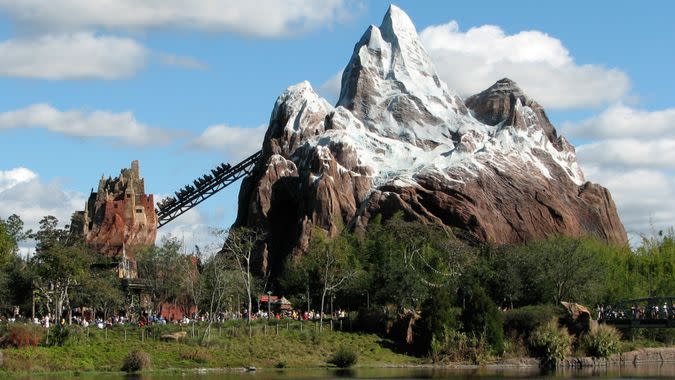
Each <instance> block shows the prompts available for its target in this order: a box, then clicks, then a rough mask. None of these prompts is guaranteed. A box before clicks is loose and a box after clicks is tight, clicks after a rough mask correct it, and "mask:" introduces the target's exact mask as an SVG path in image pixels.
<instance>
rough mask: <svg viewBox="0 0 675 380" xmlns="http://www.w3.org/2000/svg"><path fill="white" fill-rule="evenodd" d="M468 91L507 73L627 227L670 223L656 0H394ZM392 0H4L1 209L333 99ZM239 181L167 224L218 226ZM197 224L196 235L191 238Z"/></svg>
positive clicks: (185, 168) (65, 193)
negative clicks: (280, 104)
mask: <svg viewBox="0 0 675 380" xmlns="http://www.w3.org/2000/svg"><path fill="white" fill-rule="evenodd" d="M396 4H397V5H399V6H400V7H401V8H402V9H403V10H404V11H406V12H407V13H408V14H409V15H410V17H411V19H412V20H413V22H414V23H415V24H416V27H417V30H418V32H419V33H420V35H421V38H422V41H423V43H424V44H425V46H426V47H427V50H428V51H429V53H430V55H431V56H432V58H433V59H434V62H435V63H436V66H437V71H438V72H439V75H440V76H441V78H442V79H443V80H444V81H446V82H447V83H448V85H449V86H450V87H451V88H454V89H455V90H456V91H458V92H459V93H460V94H462V95H470V94H471V93H474V92H478V91H480V90H482V89H484V88H486V87H488V86H489V85H490V84H491V83H493V82H494V81H496V80H498V79H500V78H501V77H503V76H509V77H511V78H512V79H515V80H516V81H517V82H518V83H519V84H520V85H521V87H523V89H524V90H525V92H526V93H528V94H529V95H530V96H532V97H533V98H535V99H536V100H538V101H539V102H541V103H542V104H543V105H544V106H545V107H546V109H547V111H548V113H549V116H550V117H551V119H552V121H553V123H554V124H555V125H556V127H558V129H559V131H561V132H562V133H563V134H564V135H566V136H568V138H569V139H570V140H571V141H572V142H573V143H574V144H575V145H576V146H577V149H578V156H579V161H580V163H581V165H582V169H584V171H585V173H586V177H587V179H589V180H592V181H594V182H599V183H601V184H603V185H605V186H607V187H608V188H609V189H610V191H611V192H612V194H613V196H614V199H615V201H616V203H617V206H618V207H619V211H620V214H621V217H622V219H623V221H624V224H625V225H626V228H627V230H628V231H629V232H631V233H645V232H649V230H650V229H651V228H652V227H654V228H657V229H659V228H664V227H666V226H672V225H675V205H673V202H672V200H673V197H674V196H675V177H674V175H673V170H675V153H674V151H675V99H674V98H673V89H674V88H675V76H673V75H672V68H673V67H675V49H674V48H673V47H674V45H675V26H674V25H673V23H672V22H671V20H670V18H671V15H672V14H673V11H674V9H673V8H674V6H673V5H672V4H671V3H670V2H667V1H661V2H649V3H644V4H643V3H641V4H640V5H637V4H636V3H630V2H612V3H611V6H610V5H609V4H610V3H605V2H589V1H585V2H580V1H565V2H558V3H555V4H554V3H551V2H546V3H542V2H535V1H520V2H516V3H514V2H500V1H494V2H480V3H471V2H448V1H428V2H420V1H399V2H397V3H396ZM388 5H389V2H386V1H369V2H365V1H364V2H358V1H347V0H345V1H342V0H328V1H325V2H319V1H305V0H293V1H288V2H276V1H257V2H256V1H247V2H237V1H228V0H222V1H216V0H204V1H199V2H189V1H184V0H168V1H161V2H160V1H157V0H147V1H131V0H120V1H117V2H107V3H104V2H97V1H90V0H89V1H88V0H59V1H50V2H43V1H38V0H11V1H10V0H0V88H2V93H3V94H4V95H3V96H1V97H0V149H1V151H2V152H3V159H2V161H0V217H6V216H7V215H9V214H11V213H18V214H20V215H22V216H23V217H24V219H25V220H26V221H27V222H28V224H29V225H34V224H35V223H36V222H37V220H38V219H39V216H40V215H44V214H56V215H57V216H59V217H60V218H61V219H62V220H65V219H67V217H68V215H70V213H71V212H72V211H75V209H76V208H77V209H80V208H82V207H83V206H84V203H83V200H84V199H85V197H86V196H87V195H88V194H89V190H90V188H91V187H93V186H95V185H96V184H97V183H98V178H99V177H100V176H101V174H105V175H106V176H108V175H117V174H118V173H119V170H120V169H121V168H122V167H126V166H128V165H129V162H130V161H131V160H133V159H138V160H140V162H141V170H142V173H143V175H144V176H145V179H146V188H147V190H148V191H149V192H152V193H155V194H169V193H171V192H173V191H175V190H177V189H178V188H180V187H181V186H182V185H184V184H185V183H188V182H189V181H190V180H191V179H193V178H194V177H196V176H198V175H200V174H201V173H203V172H206V171H208V169H210V168H211V167H213V166H214V165H216V164H217V163H219V162H222V161H231V162H232V161H236V160H237V159H240V158H242V157H244V156H246V155H247V154H249V152H250V153H253V152H254V151H255V150H256V149H257V148H259V146H260V143H261V137H262V134H263V133H264V128H265V127H266V123H267V121H268V119H269V115H270V112H271V110H272V106H273V105H274V101H275V99H276V97H277V96H278V95H279V94H281V92H282V91H283V90H284V89H285V88H286V87H288V86H290V85H292V84H295V83H298V82H300V81H303V80H309V81H310V82H311V83H312V85H313V86H314V88H315V89H317V90H318V91H319V92H320V93H321V94H322V95H324V96H326V97H327V98H328V99H334V98H335V96H336V91H337V90H336V88H337V82H336V80H335V78H337V74H338V73H339V72H340V70H341V68H342V67H343V65H344V64H346V63H347V61H348V59H349V57H350V55H351V52H352V49H353V46H354V44H355V43H356V42H357V41H358V40H359V38H360V36H361V34H362V33H363V32H364V31H365V29H366V28H367V26H368V25H370V24H379V23H380V21H381V19H382V16H383V15H384V13H385V12H386V9H387V7H388ZM237 192H238V186H233V187H231V188H230V189H228V190H225V191H224V192H223V193H222V194H219V195H218V196H216V197H214V198H212V199H210V200H209V201H207V202H205V203H204V204H203V205H202V206H200V207H199V209H198V210H196V211H195V212H192V213H190V214H189V215H185V216H184V217H183V218H181V219H178V220H177V221H175V222H174V223H172V224H170V225H168V226H167V227H165V228H166V231H167V232H172V233H175V234H183V233H187V234H189V235H190V236H192V234H197V236H196V237H195V238H194V239H195V240H199V239H201V236H203V235H204V234H205V232H204V227H205V226H208V225H211V226H220V227H227V226H229V225H230V224H231V222H232V221H233V218H234V215H235V213H236V194H237ZM190 238H191V237H190Z"/></svg>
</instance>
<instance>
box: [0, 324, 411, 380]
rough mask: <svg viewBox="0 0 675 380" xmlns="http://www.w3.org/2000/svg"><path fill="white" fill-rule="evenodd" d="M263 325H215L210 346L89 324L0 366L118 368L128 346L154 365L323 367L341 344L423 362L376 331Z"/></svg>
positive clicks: (363, 353) (362, 356)
mask: <svg viewBox="0 0 675 380" xmlns="http://www.w3.org/2000/svg"><path fill="white" fill-rule="evenodd" d="M301 323H302V325H303V329H302V331H301V330H300V325H301ZM265 324H266V323H265V322H264V321H254V322H253V325H252V327H253V335H252V336H251V337H249V335H248V333H247V330H248V327H247V324H246V321H242V320H234V321H227V322H226V323H223V324H222V325H221V324H214V327H215V328H214V329H213V331H212V336H211V341H210V344H209V347H208V348H205V347H203V346H202V345H201V341H200V339H199V337H198V336H196V337H195V338H191V337H190V336H188V338H187V339H186V340H185V341H183V342H182V343H180V344H175V343H166V342H162V341H159V340H156V337H158V335H156V334H154V333H153V334H152V335H150V334H149V331H147V329H146V335H145V341H142V340H141V330H142V329H141V328H139V327H136V326H126V327H123V326H117V325H116V326H114V327H112V328H110V329H106V330H99V329H96V328H90V329H89V332H88V334H84V335H83V336H82V337H81V338H80V340H79V341H78V343H77V344H70V340H69V341H68V342H67V343H66V344H65V345H64V346H63V347H45V346H38V347H33V348H29V349H5V350H3V353H4V355H5V367H4V369H0V374H2V373H7V372H3V370H4V371H13V372H23V373H31V375H35V374H36V373H38V372H47V371H49V372H57V371H79V372H82V371H119V370H120V366H121V364H122V363H123V361H124V358H125V357H126V356H127V355H128V354H129V352H130V351H133V350H137V349H140V350H143V351H145V352H147V353H148V355H149V356H150V361H151V363H152V369H153V370H161V369H169V368H185V369H189V368H223V367H231V368H236V367H244V366H255V367H258V368H272V367H274V366H275V365H276V364H277V363H279V362H283V363H284V364H285V365H286V366H287V367H288V368H308V367H312V368H316V367H320V366H325V365H326V359H327V358H328V357H330V356H331V355H332V354H333V353H334V352H335V350H336V349H337V348H339V347H343V346H345V347H350V348H351V349H353V350H354V351H355V352H358V353H359V355H358V363H359V364H363V365H365V366H378V367H380V366H384V365H408V364H420V363H421V361H420V360H419V359H417V358H415V357H411V356H406V355H402V354H400V353H397V352H395V351H393V350H392V349H391V348H390V347H391V343H390V342H389V341H388V340H386V339H383V338H381V337H378V336H377V335H373V334H363V333H351V332H338V331H330V330H328V329H326V330H324V332H322V333H318V332H316V331H317V330H318V323H313V322H300V321H289V324H290V326H289V329H288V330H286V328H285V323H282V324H281V326H283V328H280V329H279V335H276V332H273V331H272V330H270V329H269V327H268V329H267V335H265V329H264V327H265ZM153 327H155V325H153ZM162 328H165V329H166V330H162V332H163V333H172V332H177V331H181V327H180V326H178V325H164V326H162ZM204 328H206V323H198V324H197V325H196V330H197V331H198V332H201V331H202V330H203V329H204ZM125 331H126V334H125ZM270 334H272V335H270ZM125 336H126V339H125ZM313 336H314V337H316V338H312V337H313ZM71 337H72V335H71ZM308 347H311V349H308ZM0 377H2V375H0Z"/></svg>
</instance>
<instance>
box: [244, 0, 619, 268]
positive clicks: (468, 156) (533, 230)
mask: <svg viewBox="0 0 675 380" xmlns="http://www.w3.org/2000/svg"><path fill="white" fill-rule="evenodd" d="M399 211H400V212H403V213H404V216H405V217H406V218H407V219H410V220H419V221H421V222H424V223H435V224H440V225H443V226H446V227H449V228H453V229H458V230H461V231H462V234H463V235H465V236H469V238H470V239H475V240H479V241H490V242H494V243H517V242H523V241H527V240H531V239H537V238H545V237H546V236H548V235H551V234H563V235H570V236H579V235H593V236H597V237H598V238H600V239H603V240H605V241H607V242H610V243H616V244H626V242H627V237H626V233H625V230H624V228H623V225H622V224H621V221H620V219H619V217H618V214H617V212H616V207H615V205H614V202H613V200H612V199H611V195H610V194H609V192H608V191H607V190H606V189H604V188H602V187H601V186H599V185H595V184H591V183H588V182H586V181H585V179H584V176H583V173H582V171H581V169H580V168H579V165H578V164H577V162H576V153H575V151H574V147H573V146H572V145H571V144H569V142H567V140H566V139H565V138H564V137H562V136H559V135H558V134H557V132H556V130H555V127H554V126H553V125H552V124H551V123H550V121H549V119H548V117H547V116H546V113H545V111H544V109H543V108H542V107H541V106H540V105H539V104H538V103H537V102H536V101H534V100H532V99H530V98H529V97H527V95H526V94H525V93H524V92H523V91H522V90H521V89H520V88H519V87H518V86H517V84H515V82H513V81H511V80H509V79H507V78H505V79H501V80H499V81H497V82H496V83H495V84H494V85H493V86H491V87H490V88H488V89H486V90H485V91H483V92H481V93H479V94H476V95H473V96H471V97H469V98H467V100H466V102H465V101H464V100H462V99H461V98H460V97H459V96H457V95H456V93H455V92H454V91H452V90H451V89H448V87H447V85H445V83H443V81H441V80H440V79H439V78H438V75H437V74H436V71H435V67H434V65H433V63H432V61H431V59H430V57H429V56H428V54H427V53H426V51H425V49H424V47H423V46H422V44H421V42H420V40H419V37H418V36H417V32H416V31H415V27H414V24H413V23H412V21H411V20H410V18H409V17H408V16H407V15H406V14H405V12H403V11H402V10H401V9H400V8H398V7H396V6H393V5H392V6H390V8H389V10H388V11H387V13H386V15H385V17H384V19H383V21H382V23H381V25H380V26H379V27H377V26H370V27H369V28H368V29H367V30H366V32H365V33H364V35H363V36H362V37H361V39H360V40H359V42H358V43H357V44H356V45H355V47H354V51H353V53H352V57H351V58H350V60H349V62H348V64H347V66H346V68H345V70H344V72H343V77H342V86H341V93H340V97H339V100H338V102H337V104H336V106H335V107H333V106H331V105H330V104H329V103H328V102H326V101H325V100H324V99H322V98H321V97H319V96H318V95H317V94H316V92H315V91H314V90H313V89H312V87H311V85H310V84H309V82H302V83H300V84H297V85H294V86H291V87H289V88H288V89H287V90H286V91H285V92H284V93H283V94H282V95H281V96H280V97H279V98H278V99H277V101H276V103H275V106H274V109H273V111H272V115H271V118H270V123H269V128H268V130H267V133H266V135H265V140H264V142H263V154H262V159H261V161H260V162H259V164H258V165H257V166H256V168H255V169H254V172H253V173H252V174H251V175H250V176H249V177H247V178H246V179H245V180H244V181H243V183H242V187H241V189H240V195H239V210H238V215H237V219H236V221H235V223H234V226H235V227H237V226H261V227H262V228H263V229H264V230H265V231H266V232H268V238H267V241H266V242H265V244H264V246H263V247H262V248H261V252H260V255H259V258H260V263H259V265H260V267H261V268H262V269H263V270H267V269H270V268H275V267H278V265H280V263H281V261H282V260H283V258H285V257H286V256H287V255H288V254H301V253H302V252H304V251H305V250H306V249H307V246H308V243H309V239H310V237H311V234H312V230H313V229H314V228H316V227H318V228H322V229H325V230H327V231H328V232H329V234H331V235H335V234H337V233H338V232H339V231H338V227H337V225H338V224H342V225H350V226H353V228H365V226H367V224H368V223H369V221H370V220H371V219H372V217H373V216H374V215H377V214H382V215H383V216H384V217H390V216H391V215H393V214H394V213H396V212H399Z"/></svg>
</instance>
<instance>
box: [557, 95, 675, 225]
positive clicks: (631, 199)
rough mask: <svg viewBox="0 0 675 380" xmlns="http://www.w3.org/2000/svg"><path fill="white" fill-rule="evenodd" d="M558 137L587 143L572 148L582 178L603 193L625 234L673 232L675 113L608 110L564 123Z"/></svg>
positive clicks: (617, 107)
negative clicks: (563, 135) (607, 194)
mask: <svg viewBox="0 0 675 380" xmlns="http://www.w3.org/2000/svg"><path fill="white" fill-rule="evenodd" d="M563 132H564V133H567V134H569V135H571V136H573V137H577V138H590V139H592V141H591V142H589V143H586V144H582V145H580V146H578V147H577V157H578V159H579V163H580V165H581V166H582V168H583V169H584V172H585V174H586V178H587V179H588V180H590V181H593V182H597V183H600V184H602V185H603V186H605V187H607V188H608V189H609V190H610V192H611V193H612V196H613V198H614V200H615V202H616V205H617V208H618V210H619V215H620V216H621V219H622V221H623V223H624V225H625V226H626V229H627V230H628V232H629V233H632V234H633V236H635V235H637V234H644V233H646V234H649V233H651V232H652V230H653V229H656V230H659V229H665V228H668V227H672V226H675V203H673V201H672V200H673V199H675V175H674V174H673V173H675V171H674V169H675V110H674V109H672V108H669V109H665V110H657V111H645V110H639V109H634V108H630V107H626V106H623V105H620V104H619V105H613V106H611V107H609V108H608V109H607V110H605V111H603V112H602V113H600V114H599V115H597V116H594V117H591V118H588V119H586V120H582V121H580V122H576V123H565V124H564V128H563Z"/></svg>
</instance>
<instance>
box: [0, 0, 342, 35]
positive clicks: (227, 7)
mask: <svg viewBox="0 0 675 380" xmlns="http://www.w3.org/2000/svg"><path fill="white" fill-rule="evenodd" d="M354 8H355V7H354V6H353V4H352V2H351V1H347V0H324V1H315V0H288V1H276V0H258V1H238V0H201V1H197V2H195V1H190V0H146V1H137V0H116V1H90V0H57V1H47V2H46V1H43V0H22V1H15V0H0V9H2V10H4V11H5V12H6V13H7V14H9V15H10V16H11V17H12V18H13V19H14V20H15V21H16V22H17V23H18V24H20V25H26V26H29V27H31V28H33V29H40V28H42V29H46V30H81V29H88V28H104V29H109V30H132V31H139V30H147V29H156V28H183V29H201V30H206V31H225V32H232V33H238V34H242V35H246V36H254V37H269V38H275V37H282V36H287V35H293V34H298V33H302V32H305V31H307V30H310V29H314V28H317V27H321V26H324V25H330V24H331V23H334V22H336V21H337V22H339V21H341V20H344V19H345V18H348V17H349V16H350V13H351V12H352V11H353V9H354Z"/></svg>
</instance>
